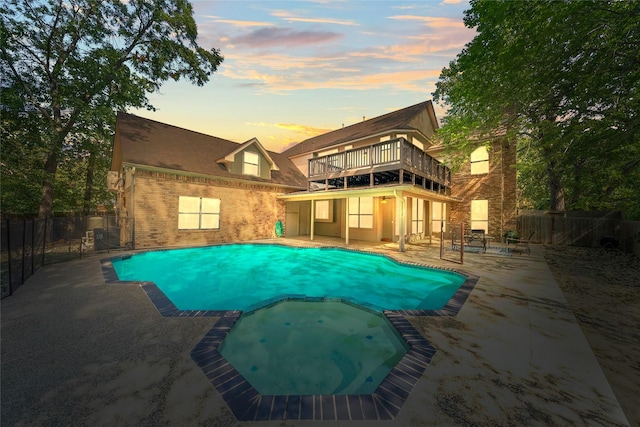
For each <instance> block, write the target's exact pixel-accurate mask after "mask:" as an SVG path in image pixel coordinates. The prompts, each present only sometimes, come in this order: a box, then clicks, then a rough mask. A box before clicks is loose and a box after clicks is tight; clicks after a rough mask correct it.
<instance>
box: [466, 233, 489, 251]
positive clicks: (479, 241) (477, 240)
mask: <svg viewBox="0 0 640 427" xmlns="http://www.w3.org/2000/svg"><path fill="white" fill-rule="evenodd" d="M465 242H466V245H467V247H476V248H480V251H481V252H482V253H485V252H486V251H487V239H486V237H485V234H484V230H483V229H473V230H471V233H470V234H467V235H466V236H465Z"/></svg>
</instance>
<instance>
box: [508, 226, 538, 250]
mask: <svg viewBox="0 0 640 427" xmlns="http://www.w3.org/2000/svg"><path fill="white" fill-rule="evenodd" d="M534 234H536V232H535V231H532V232H531V234H529V238H528V239H526V240H525V239H512V238H507V239H506V240H507V252H509V255H511V254H512V253H513V252H520V253H521V254H522V253H524V252H526V253H527V255H530V254H531V247H530V245H531V239H533V235H534ZM512 244H513V245H514V246H513V247H510V245H512Z"/></svg>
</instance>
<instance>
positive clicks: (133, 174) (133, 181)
mask: <svg viewBox="0 0 640 427" xmlns="http://www.w3.org/2000/svg"><path fill="white" fill-rule="evenodd" d="M135 184H136V168H135V167H132V168H131V200H130V202H129V203H130V204H131V208H130V209H129V212H130V215H129V221H131V223H130V224H129V230H130V233H131V236H130V237H129V242H131V249H135V247H136V245H135V242H134V241H133V239H134V236H135V232H134V227H135V215H134V214H133V207H134V203H133V201H134V199H135V198H134V190H135Z"/></svg>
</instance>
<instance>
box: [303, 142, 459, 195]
mask: <svg viewBox="0 0 640 427" xmlns="http://www.w3.org/2000/svg"><path fill="white" fill-rule="evenodd" d="M396 169H397V170H400V169H403V170H406V171H408V172H413V173H417V174H419V175H421V176H424V177H425V178H427V179H430V180H432V181H434V182H437V183H439V184H441V185H444V186H447V187H448V186H450V185H451V170H450V169H449V168H448V167H446V166H444V165H443V164H442V163H440V162H439V161H438V160H436V159H434V158H433V157H431V156H430V155H428V154H427V153H425V152H424V151H422V150H421V149H420V148H418V147H416V146H415V145H413V144H411V143H410V142H409V141H407V140H406V139H404V138H398V139H394V140H389V141H384V142H379V143H376V144H373V145H369V146H366V147H361V148H355V149H352V150H347V151H343V152H340V153H335V154H329V155H327V156H322V157H316V158H313V159H309V179H322V178H338V177H340V176H344V175H353V174H354V173H357V171H358V170H362V172H363V173H368V172H376V171H383V170H385V171H388V170H396Z"/></svg>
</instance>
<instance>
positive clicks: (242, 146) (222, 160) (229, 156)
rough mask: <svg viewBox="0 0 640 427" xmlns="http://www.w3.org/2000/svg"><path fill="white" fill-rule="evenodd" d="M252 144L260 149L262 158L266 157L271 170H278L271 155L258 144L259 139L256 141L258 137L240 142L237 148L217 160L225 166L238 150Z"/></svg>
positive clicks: (232, 159)
mask: <svg viewBox="0 0 640 427" xmlns="http://www.w3.org/2000/svg"><path fill="white" fill-rule="evenodd" d="M252 145H255V146H256V148H257V149H258V151H260V153H261V154H262V155H263V156H264V158H266V159H267V162H269V164H270V165H271V170H272V171H277V170H280V168H278V165H277V164H276V162H274V161H273V159H272V158H271V156H270V155H269V152H268V151H267V150H266V149H265V148H264V147H263V146H262V144H260V141H258V138H251V139H250V140H248V141H247V142H245V143H243V144H241V145H240V146H239V147H238V148H236V149H235V150H233V151H232V152H231V153H229V154H227V155H226V156H225V157H223V158H221V159H218V160H217V162H218V163H223V164H225V165H227V167H229V164H230V163H233V161H234V160H235V157H236V154H238V153H239V152H241V151H243V150H245V149H246V148H247V147H250V146H252Z"/></svg>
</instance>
